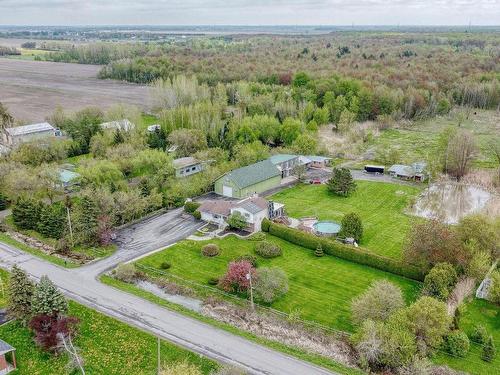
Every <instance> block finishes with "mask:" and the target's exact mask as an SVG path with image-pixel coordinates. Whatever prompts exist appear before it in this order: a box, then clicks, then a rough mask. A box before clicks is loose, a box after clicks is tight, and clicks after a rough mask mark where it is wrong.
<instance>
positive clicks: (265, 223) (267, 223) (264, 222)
mask: <svg viewBox="0 0 500 375" xmlns="http://www.w3.org/2000/svg"><path fill="white" fill-rule="evenodd" d="M270 225H271V221H270V220H268V219H264V220H262V223H261V224H260V229H262V231H263V232H269V226H270Z"/></svg>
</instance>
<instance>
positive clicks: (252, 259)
mask: <svg viewBox="0 0 500 375" xmlns="http://www.w3.org/2000/svg"><path fill="white" fill-rule="evenodd" d="M242 260H245V261H247V262H250V263H251V264H252V266H253V267H254V268H257V257H256V256H255V255H252V254H244V255H241V256H239V257H238V258H236V259H235V261H236V262H239V261H242Z"/></svg>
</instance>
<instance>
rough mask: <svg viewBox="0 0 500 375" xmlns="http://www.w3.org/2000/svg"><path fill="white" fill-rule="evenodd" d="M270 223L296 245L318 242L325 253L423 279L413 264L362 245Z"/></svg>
mask: <svg viewBox="0 0 500 375" xmlns="http://www.w3.org/2000/svg"><path fill="white" fill-rule="evenodd" d="M268 223H269V228H268V229H269V233H270V234H272V235H273V236H276V237H279V238H281V239H283V240H286V241H288V242H291V243H293V244H295V245H299V246H302V247H305V248H307V249H311V250H316V248H317V247H318V244H321V246H322V248H323V251H324V252H325V254H329V255H333V256H336V257H339V258H342V259H346V260H349V261H351V262H356V263H359V264H364V265H366V266H370V267H373V268H377V269H380V270H382V271H387V272H391V273H393V274H396V275H400V276H404V277H408V278H410V279H414V280H418V281H423V280H424V274H423V271H422V270H421V269H419V268H417V267H415V266H412V265H411V264H408V263H405V262H400V261H397V260H394V259H389V258H386V257H383V256H380V255H377V254H373V253H372V252H370V251H368V250H366V249H363V248H362V247H356V248H355V247H352V246H346V245H344V244H342V243H340V242H338V241H332V240H330V239H328V238H320V237H318V236H315V235H314V234H310V233H306V232H302V231H299V230H297V229H293V228H289V227H286V226H284V225H281V224H277V223H273V222H271V221H268Z"/></svg>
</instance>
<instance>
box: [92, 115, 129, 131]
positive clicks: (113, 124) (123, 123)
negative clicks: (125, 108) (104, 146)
mask: <svg viewBox="0 0 500 375" xmlns="http://www.w3.org/2000/svg"><path fill="white" fill-rule="evenodd" d="M100 127H101V128H102V129H120V130H123V131H129V130H131V129H133V128H134V127H135V125H134V124H133V123H131V122H130V121H129V120H128V119H126V118H124V119H123V120H116V121H109V122H103V123H102V124H101V125H100Z"/></svg>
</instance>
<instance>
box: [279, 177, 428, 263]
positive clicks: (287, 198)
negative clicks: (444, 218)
mask: <svg viewBox="0 0 500 375" xmlns="http://www.w3.org/2000/svg"><path fill="white" fill-rule="evenodd" d="M356 184H357V189H356V191H355V192H354V193H353V194H351V195H350V196H349V197H339V196H336V195H334V194H331V193H330V192H329V191H328V189H327V187H326V185H304V184H300V185H296V186H295V187H292V188H289V189H285V190H283V191H281V192H279V193H277V194H274V195H273V196H272V199H273V200H274V201H276V202H280V203H284V204H285V209H286V212H287V214H288V215H289V216H291V217H295V218H300V217H306V216H316V217H318V218H319V219H320V220H335V221H337V222H340V221H341V220H342V217H343V216H344V215H345V214H348V213H350V212H356V213H357V214H358V215H359V216H360V217H361V220H362V222H363V228H364V231H363V238H362V239H361V243H360V245H361V246H363V247H365V248H367V249H369V250H371V251H373V252H374V253H377V254H380V255H384V256H387V257H390V258H395V259H400V258H401V254H402V247H403V242H404V240H405V237H406V234H407V233H408V231H409V229H410V226H411V222H412V220H416V219H415V218H414V217H412V216H410V215H407V214H405V212H404V211H405V209H406V208H407V207H408V206H409V204H410V202H411V201H412V200H413V199H415V197H416V196H417V195H418V194H419V193H420V191H421V189H422V188H421V187H417V186H407V185H398V184H391V183H383V182H371V181H356Z"/></svg>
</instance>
